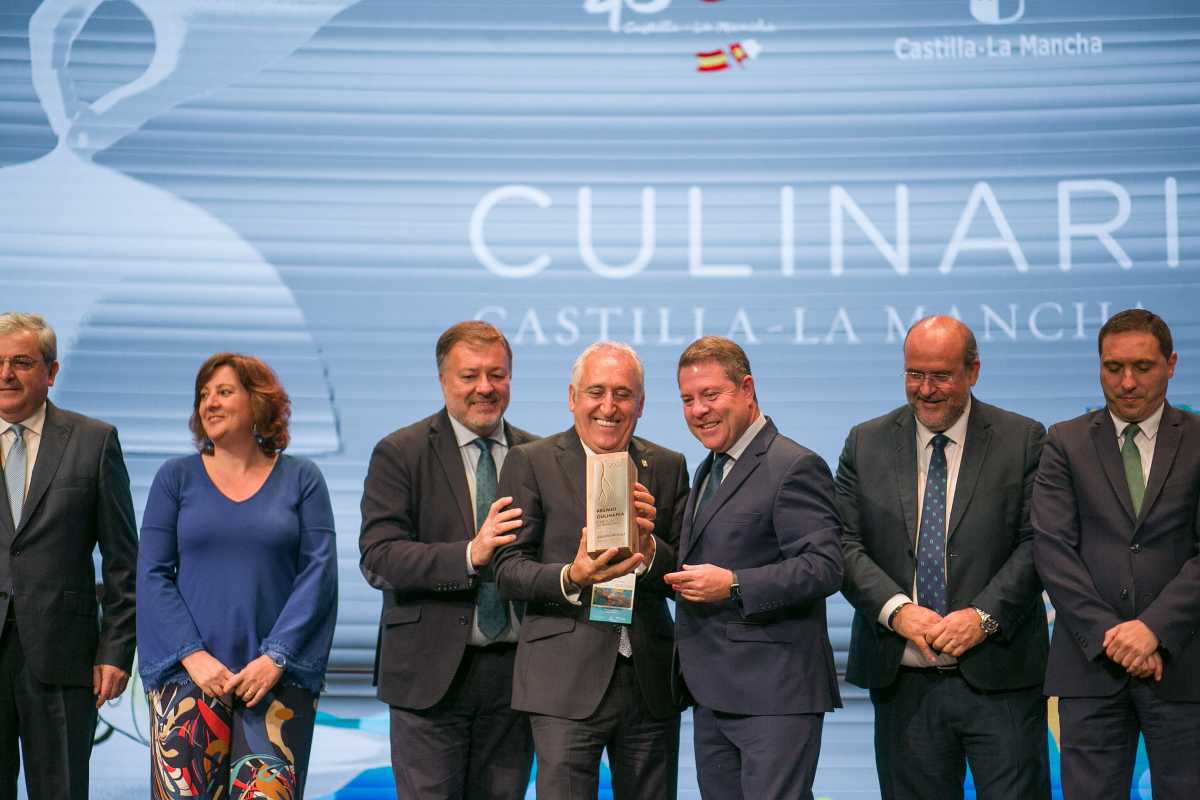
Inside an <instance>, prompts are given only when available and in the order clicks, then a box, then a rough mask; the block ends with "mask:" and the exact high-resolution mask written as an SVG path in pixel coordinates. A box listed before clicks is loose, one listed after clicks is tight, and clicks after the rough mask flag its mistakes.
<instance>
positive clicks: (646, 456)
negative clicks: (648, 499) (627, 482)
mask: <svg viewBox="0 0 1200 800" xmlns="http://www.w3.org/2000/svg"><path fill="white" fill-rule="evenodd" d="M629 457H630V458H632V459H633V465H634V466H635V467H636V468H637V479H638V483H640V484H641V485H642V486H645V487H646V488H647V489H649V490H650V494H654V489H653V488H652V487H653V480H652V477H651V476H653V475H654V457H653V456H651V455H650V453H648V452H647V451H646V449H645V448H644V447H642V446H641V445H639V444H638V440H637V439H630V440H629Z"/></svg>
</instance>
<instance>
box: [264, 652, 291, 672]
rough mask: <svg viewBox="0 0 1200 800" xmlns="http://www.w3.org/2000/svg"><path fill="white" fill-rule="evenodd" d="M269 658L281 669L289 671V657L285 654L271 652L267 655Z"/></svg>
mask: <svg viewBox="0 0 1200 800" xmlns="http://www.w3.org/2000/svg"><path fill="white" fill-rule="evenodd" d="M267 658H269V659H271V663H272V664H274V665H275V666H277V667H279V668H280V669H287V656H285V655H284V654H283V653H276V652H274V651H271V652H268V653H267Z"/></svg>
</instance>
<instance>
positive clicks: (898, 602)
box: [879, 594, 912, 631]
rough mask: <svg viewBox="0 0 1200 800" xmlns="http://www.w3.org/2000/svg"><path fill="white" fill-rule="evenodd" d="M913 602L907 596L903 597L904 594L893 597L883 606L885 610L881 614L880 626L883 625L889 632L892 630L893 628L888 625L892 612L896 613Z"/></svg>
mask: <svg viewBox="0 0 1200 800" xmlns="http://www.w3.org/2000/svg"><path fill="white" fill-rule="evenodd" d="M911 602H912V600H911V599H909V598H908V597H907V596H905V595H902V594H894V595H892V597H891V599H889V600H888V601H887V602H886V603H884V604H883V608H882V609H881V610H880V612H879V624H880V625H882V626H883V627H885V628H887V629H888V630H889V631H890V630H892V626H891V625H888V620H889V619H891V617H892V612H893V611H895V610H896V609H897V608H899V607H900V606H902V605H904V604H905V603H911Z"/></svg>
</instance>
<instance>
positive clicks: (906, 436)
mask: <svg viewBox="0 0 1200 800" xmlns="http://www.w3.org/2000/svg"><path fill="white" fill-rule="evenodd" d="M892 442H893V444H894V445H895V446H894V447H893V448H892V473H893V474H894V475H895V476H896V494H897V497H898V499H899V501H900V510H901V511H903V512H904V527H905V528H906V529H907V530H908V540H909V542H911V543H912V544H913V546H916V542H917V428H916V423H915V422H913V415H912V411H911V409H909V408H908V407H907V406H906V407H905V408H903V409H901V410H900V413H899V416H898V417H897V419H896V427H894V428H893V429H892Z"/></svg>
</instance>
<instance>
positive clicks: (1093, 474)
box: [1033, 405, 1200, 702]
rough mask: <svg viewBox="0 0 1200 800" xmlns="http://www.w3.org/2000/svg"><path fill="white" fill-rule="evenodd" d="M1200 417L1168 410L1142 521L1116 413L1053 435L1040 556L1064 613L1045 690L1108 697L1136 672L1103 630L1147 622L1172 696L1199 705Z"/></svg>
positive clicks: (1041, 499) (1037, 525)
mask: <svg viewBox="0 0 1200 800" xmlns="http://www.w3.org/2000/svg"><path fill="white" fill-rule="evenodd" d="M1198 501H1200V418H1197V417H1196V415H1194V414H1189V413H1187V412H1185V411H1180V410H1178V409H1175V408H1172V407H1171V406H1170V405H1167V406H1166V407H1165V408H1164V410H1163V416H1162V422H1161V424H1160V425H1159V428H1158V436H1157V437H1156V440H1155V444H1154V461H1153V463H1152V465H1151V467H1150V479H1149V482H1148V483H1147V485H1146V494H1145V497H1144V498H1143V500H1142V511H1141V514H1140V515H1139V516H1137V517H1135V516H1134V514H1133V503H1132V501H1131V500H1130V498H1129V486H1128V484H1127V483H1126V481H1125V471H1124V468H1123V467H1122V463H1121V453H1120V450H1119V448H1118V446H1117V431H1116V428H1114V427H1113V422H1112V417H1111V416H1110V415H1109V413H1108V411H1107V409H1105V410H1102V411H1096V412H1093V413H1090V414H1084V415H1083V416H1081V417H1076V418H1075V419H1073V420H1070V421H1068V422H1060V423H1058V424H1057V425H1054V426H1053V427H1051V428H1050V435H1049V437H1048V439H1047V440H1046V449H1045V451H1044V452H1043V453H1042V463H1041V466H1040V468H1039V469H1038V474H1037V483H1036V484H1035V486H1034V490H1033V527H1034V531H1035V537H1034V555H1035V558H1036V561H1037V569H1038V572H1039V573H1040V574H1041V576H1042V581H1043V582H1044V583H1045V584H1046V590H1047V591H1048V592H1049V593H1050V600H1051V601H1052V602H1053V603H1054V608H1055V612H1056V617H1055V624H1054V638H1053V641H1052V642H1051V644H1050V664H1049V667H1048V669H1047V671H1046V693H1047V694H1051V695H1058V696H1060V697H1106V696H1109V695H1112V694H1114V693H1116V692H1117V691H1119V690H1120V689H1121V688H1122V687H1123V686H1125V684H1126V683H1127V682H1128V680H1129V675H1128V673H1126V672H1125V670H1124V669H1122V668H1121V667H1120V666H1119V665H1117V664H1115V663H1114V662H1112V661H1111V660H1110V659H1109V658H1108V657H1107V656H1105V655H1104V648H1103V643H1104V632H1105V631H1106V630H1108V629H1109V628H1111V627H1112V626H1114V625H1117V624H1119V623H1121V622H1124V621H1126V620H1131V619H1140V620H1141V621H1142V622H1144V623H1146V625H1147V626H1148V627H1149V628H1150V630H1152V631H1154V633H1155V635H1156V636H1158V639H1159V643H1160V645H1161V648H1162V656H1163V679H1162V681H1161V682H1159V683H1156V682H1154V681H1152V680H1151V681H1147V684H1148V685H1149V686H1150V687H1151V688H1152V689H1153V690H1154V691H1155V692H1156V693H1157V694H1158V695H1159V696H1160V697H1161V698H1163V699H1165V700H1183V701H1189V702H1196V701H1200V645H1197V644H1196V631H1197V629H1200V555H1197V553H1198V550H1200V531H1198V530H1197V525H1198V524H1200V520H1197V508H1196V505H1197V502H1198Z"/></svg>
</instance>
